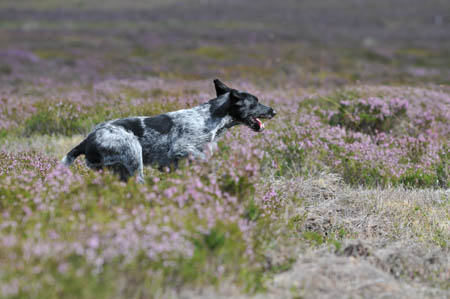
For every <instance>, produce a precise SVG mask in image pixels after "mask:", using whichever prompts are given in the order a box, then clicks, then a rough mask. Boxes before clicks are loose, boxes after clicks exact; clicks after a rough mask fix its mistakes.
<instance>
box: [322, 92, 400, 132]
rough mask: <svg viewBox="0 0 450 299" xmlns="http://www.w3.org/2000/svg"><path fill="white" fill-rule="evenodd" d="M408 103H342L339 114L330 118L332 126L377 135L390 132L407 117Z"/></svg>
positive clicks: (362, 100)
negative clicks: (401, 119) (402, 118)
mask: <svg viewBox="0 0 450 299" xmlns="http://www.w3.org/2000/svg"><path fill="white" fill-rule="evenodd" d="M407 109H408V102H407V101H406V100H398V99H392V100H390V101H389V102H388V103H386V102H385V101H384V100H382V99H380V98H368V99H367V100H365V99H359V100H358V101H357V102H356V103H351V102H348V101H341V102H340V105H339V109H338V112H337V113H334V112H332V113H331V114H330V116H329V119H330V124H331V125H333V126H336V125H339V126H343V127H345V128H347V129H350V130H354V131H358V132H363V133H366V134H371V135H375V134H377V133H378V132H389V131H390V130H392V129H393V128H394V126H395V125H396V124H398V123H399V119H400V118H401V117H403V116H405V115H406V111H407Z"/></svg>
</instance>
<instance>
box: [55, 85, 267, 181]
mask: <svg viewBox="0 0 450 299" xmlns="http://www.w3.org/2000/svg"><path fill="white" fill-rule="evenodd" d="M214 87H215V90H216V94H217V97H216V98H214V99H212V100H209V101H208V102H206V103H204V104H201V105H199V106H196V107H194V108H191V109H182V110H177V111H172V112H167V113H164V114H160V115H156V116H136V117H127V118H121V119H114V120H110V121H106V122H104V123H101V124H99V125H97V126H96V127H95V128H94V130H93V131H92V132H91V133H90V134H89V135H88V136H87V137H86V139H84V140H83V141H82V142H81V143H80V144H79V145H77V146H76V147H74V148H73V149H72V150H71V151H70V152H69V153H68V154H67V155H66V156H65V157H64V158H63V159H62V160H61V162H62V164H64V165H66V166H69V165H71V164H72V163H73V162H74V161H75V159H76V158H77V157H78V156H80V155H83V154H84V155H85V158H86V165H87V166H88V167H89V168H91V169H94V170H100V169H103V168H104V167H106V168H108V169H111V170H112V171H113V172H114V173H116V174H118V175H119V178H120V180H121V181H127V180H128V179H129V178H130V177H132V176H135V175H136V174H137V178H138V181H139V182H140V183H143V182H144V174H143V167H144V165H156V166H158V168H159V169H160V170H163V169H166V168H169V169H173V168H177V167H178V162H179V161H180V160H181V159H183V158H186V157H189V156H193V157H194V158H200V159H204V158H205V154H204V149H205V147H206V145H209V144H212V143H215V142H216V141H217V139H218V138H219V137H221V136H222V135H223V134H224V133H225V131H226V130H227V129H229V128H231V127H234V126H236V125H246V126H247V127H249V128H250V129H252V130H253V131H255V132H262V131H263V130H264V124H263V123H262V122H261V120H260V119H271V118H273V117H274V116H275V115H276V111H275V110H274V109H272V108H271V107H268V106H265V105H263V104H261V103H259V101H258V98H257V97H256V96H254V95H252V94H250V93H247V92H242V91H238V90H236V89H232V88H229V87H228V86H226V85H225V84H224V83H222V82H221V81H220V80H219V79H215V80H214Z"/></svg>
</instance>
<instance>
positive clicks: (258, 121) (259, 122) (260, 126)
mask: <svg viewBox="0 0 450 299" xmlns="http://www.w3.org/2000/svg"><path fill="white" fill-rule="evenodd" d="M255 120H256V122H257V123H258V125H259V128H260V129H264V124H263V123H262V121H260V120H259V119H258V118H255Z"/></svg>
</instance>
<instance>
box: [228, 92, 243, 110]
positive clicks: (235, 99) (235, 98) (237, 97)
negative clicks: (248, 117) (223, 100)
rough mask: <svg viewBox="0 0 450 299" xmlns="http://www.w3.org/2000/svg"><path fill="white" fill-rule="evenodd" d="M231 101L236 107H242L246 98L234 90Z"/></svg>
mask: <svg viewBox="0 0 450 299" xmlns="http://www.w3.org/2000/svg"><path fill="white" fill-rule="evenodd" d="M230 100H231V102H232V103H234V104H235V105H238V106H241V105H243V103H244V100H245V96H244V95H242V94H241V93H240V92H239V91H237V90H236V89H232V90H231V92H230Z"/></svg>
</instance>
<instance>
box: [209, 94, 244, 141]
mask: <svg viewBox="0 0 450 299" xmlns="http://www.w3.org/2000/svg"><path fill="white" fill-rule="evenodd" d="M205 104H206V106H207V108H208V109H209V116H208V119H207V120H206V122H207V126H208V129H209V130H210V132H211V133H212V137H211V141H214V140H216V139H217V138H219V137H220V136H222V135H223V134H224V133H225V131H226V130H227V129H229V128H231V127H233V126H235V125H238V124H239V122H237V121H235V120H234V119H233V117H231V116H230V115H229V114H228V110H229V107H230V102H229V93H226V94H224V95H222V96H220V97H217V98H215V99H212V100H210V101H209V102H207V103H205Z"/></svg>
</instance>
